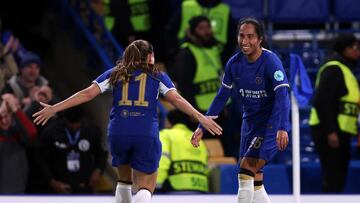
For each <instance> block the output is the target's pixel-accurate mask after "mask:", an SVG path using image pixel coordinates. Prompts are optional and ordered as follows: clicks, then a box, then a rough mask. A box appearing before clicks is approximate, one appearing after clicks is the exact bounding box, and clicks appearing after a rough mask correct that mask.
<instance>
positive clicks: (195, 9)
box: [165, 0, 236, 62]
mask: <svg viewBox="0 0 360 203" xmlns="http://www.w3.org/2000/svg"><path fill="white" fill-rule="evenodd" d="M198 15H204V16H206V17H208V18H209V19H210V22H211V26H212V28H213V31H214V36H215V38H216V39H217V40H218V41H219V42H220V45H221V46H220V47H221V53H222V61H223V62H225V61H227V60H228V59H229V58H230V56H232V54H233V53H234V51H235V44H236V23H235V22H234V19H233V18H232V15H231V11H230V7H229V6H228V5H227V4H225V3H223V2H222V1H221V0H191V1H183V2H182V4H181V7H180V8H179V9H178V10H177V11H176V12H175V13H174V14H173V16H172V17H171V19H170V20H169V23H168V25H167V26H166V35H165V37H166V38H165V40H166V45H167V52H168V56H167V57H168V58H169V59H170V60H171V58H173V57H174V56H175V55H176V53H177V51H178V46H179V44H181V43H182V41H183V39H184V37H185V36H186V34H185V33H186V30H187V29H188V27H189V24H188V23H189V20H190V19H191V18H192V17H195V16H198Z"/></svg>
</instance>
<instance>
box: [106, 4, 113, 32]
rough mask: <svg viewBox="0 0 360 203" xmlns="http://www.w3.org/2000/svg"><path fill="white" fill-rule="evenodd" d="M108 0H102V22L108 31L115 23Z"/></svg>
mask: <svg viewBox="0 0 360 203" xmlns="http://www.w3.org/2000/svg"><path fill="white" fill-rule="evenodd" d="M110 2H111V0H104V24H105V27H106V28H107V29H108V30H109V31H111V30H112V29H113V28H114V25H115V18H114V17H113V16H111V15H110V14H111V12H110V11H111V9H110Z"/></svg>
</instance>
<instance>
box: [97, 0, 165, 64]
mask: <svg viewBox="0 0 360 203" xmlns="http://www.w3.org/2000/svg"><path fill="white" fill-rule="evenodd" d="M109 1H110V2H109ZM104 2H105V3H106V5H107V6H108V7H110V12H109V14H108V15H107V16H106V18H105V20H109V19H111V18H110V17H113V18H114V21H115V22H114V25H113V29H112V33H113V34H114V36H115V37H116V39H118V40H119V42H120V44H121V45H122V46H123V47H126V46H127V45H128V44H130V43H131V42H133V41H134V40H136V39H144V40H147V41H149V42H150V43H152V44H153V45H154V51H155V53H156V54H157V55H156V58H157V60H158V61H162V60H163V56H164V55H165V52H166V50H165V44H164V43H165V42H164V37H165V36H164V32H165V25H166V23H167V20H168V19H169V16H170V12H171V11H170V7H171V6H170V2H169V1H168V0H122V1H117V0H104Z"/></svg>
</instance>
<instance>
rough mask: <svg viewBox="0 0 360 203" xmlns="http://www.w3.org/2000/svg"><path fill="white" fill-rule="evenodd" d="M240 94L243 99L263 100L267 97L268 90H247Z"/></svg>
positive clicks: (242, 90)
mask: <svg viewBox="0 0 360 203" xmlns="http://www.w3.org/2000/svg"><path fill="white" fill-rule="evenodd" d="M239 93H240V94H241V96H242V97H245V98H253V99H256V98H263V97H267V93H266V90H247V89H240V90H239Z"/></svg>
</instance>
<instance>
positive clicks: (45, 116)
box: [32, 102, 56, 125]
mask: <svg viewBox="0 0 360 203" xmlns="http://www.w3.org/2000/svg"><path fill="white" fill-rule="evenodd" d="M40 105H41V106H43V107H44V108H43V109H42V110H40V111H38V112H36V113H34V114H33V115H32V117H34V118H35V119H34V123H35V124H36V125H40V124H41V125H45V124H46V122H47V121H48V120H49V119H50V118H51V117H53V116H54V115H55V114H56V112H55V110H54V107H53V106H52V105H49V104H45V103H42V102H40Z"/></svg>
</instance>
